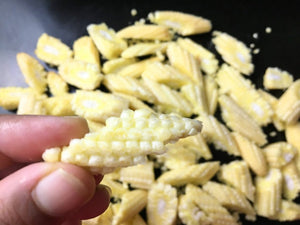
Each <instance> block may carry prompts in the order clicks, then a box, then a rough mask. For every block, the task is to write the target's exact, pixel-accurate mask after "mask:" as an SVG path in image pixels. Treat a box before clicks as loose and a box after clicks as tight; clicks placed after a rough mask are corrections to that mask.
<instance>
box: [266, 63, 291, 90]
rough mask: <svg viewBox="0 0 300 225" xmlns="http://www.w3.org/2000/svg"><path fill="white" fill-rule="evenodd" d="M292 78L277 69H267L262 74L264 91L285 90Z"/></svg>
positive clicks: (285, 72)
mask: <svg viewBox="0 0 300 225" xmlns="http://www.w3.org/2000/svg"><path fill="white" fill-rule="evenodd" d="M293 80H294V79H293V76H292V75H291V74H289V73H288V72H287V71H283V70H281V69H279V68H277V67H268V68H267V69H266V72H265V74H264V79H263V85H264V88H265V89H285V88H288V87H289V86H291V84H292V83H293Z"/></svg>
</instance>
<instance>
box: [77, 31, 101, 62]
mask: <svg viewBox="0 0 300 225" xmlns="http://www.w3.org/2000/svg"><path fill="white" fill-rule="evenodd" d="M73 51H74V59H75V60H79V61H84V62H87V63H93V64H95V65H98V66H99V67H101V64H100V56H99V52H98V49H97V47H96V45H95V44H94V41H93V39H92V38H91V37H89V36H83V37H81V38H78V39H77V40H76V41H74V43H73Z"/></svg>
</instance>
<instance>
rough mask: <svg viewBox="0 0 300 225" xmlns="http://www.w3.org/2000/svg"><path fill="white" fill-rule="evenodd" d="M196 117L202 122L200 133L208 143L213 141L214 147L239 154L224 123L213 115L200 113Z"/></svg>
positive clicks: (231, 153) (232, 153)
mask: <svg viewBox="0 0 300 225" xmlns="http://www.w3.org/2000/svg"><path fill="white" fill-rule="evenodd" d="M197 119H198V120H200V121H202V122H203V130H202V135H203V137H204V138H205V140H206V141H207V142H208V143H213V144H214V146H215V147H216V149H220V150H222V151H226V152H227V153H228V154H230V155H235V156H239V155H240V151H239V149H238V146H237V144H236V142H235V140H234V139H233V137H232V134H231V132H230V131H229V130H228V129H227V127H226V126H225V125H224V124H222V123H221V122H220V121H218V120H217V119H216V118H215V117H214V116H213V115H205V114H202V115H200V116H199V117H198V118H197Z"/></svg>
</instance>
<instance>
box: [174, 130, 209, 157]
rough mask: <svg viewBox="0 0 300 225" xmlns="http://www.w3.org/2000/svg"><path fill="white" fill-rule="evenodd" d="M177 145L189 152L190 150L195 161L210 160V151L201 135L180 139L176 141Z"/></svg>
mask: <svg viewBox="0 0 300 225" xmlns="http://www.w3.org/2000/svg"><path fill="white" fill-rule="evenodd" d="M177 144H178V145H182V146H183V147H185V148H187V149H189V150H192V151H193V152H194V153H196V157H197V159H200V158H201V157H203V158H204V159H206V160H209V159H212V154H211V152H210V149H209V147H208V145H207V143H206V141H205V139H204V138H203V136H202V134H201V133H199V134H196V135H194V136H190V137H186V138H182V139H180V140H179V141H178V143H177Z"/></svg>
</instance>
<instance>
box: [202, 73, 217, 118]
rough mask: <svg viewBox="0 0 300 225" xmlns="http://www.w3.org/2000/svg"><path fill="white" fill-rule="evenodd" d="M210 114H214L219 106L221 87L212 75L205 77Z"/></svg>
mask: <svg viewBox="0 0 300 225" xmlns="http://www.w3.org/2000/svg"><path fill="white" fill-rule="evenodd" d="M203 81H204V88H205V95H206V100H207V107H208V114H211V115H214V114H215V112H216V110H217V107H218V96H219V87H218V84H217V82H216V81H215V79H214V78H213V77H212V76H211V75H206V76H204V77H203Z"/></svg>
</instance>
